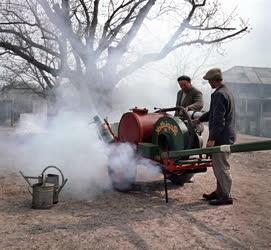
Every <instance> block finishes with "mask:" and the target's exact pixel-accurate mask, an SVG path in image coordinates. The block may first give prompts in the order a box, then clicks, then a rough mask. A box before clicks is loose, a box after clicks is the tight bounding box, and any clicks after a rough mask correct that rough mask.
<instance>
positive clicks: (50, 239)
mask: <svg viewBox="0 0 271 250" xmlns="http://www.w3.org/2000/svg"><path fill="white" fill-rule="evenodd" d="M255 139H256V140H257V139H259V138H254V137H248V136H239V142H244V141H251V140H255ZM2 153H3V152H2ZM0 160H1V159H0ZM231 164H232V175H233V179H234V182H233V192H232V193H233V197H234V204H233V206H221V207H212V206H210V205H208V204H207V203H206V202H205V201H204V200H202V199H201V195H202V193H203V192H210V191H212V190H213V188H214V183H215V179H214V177H213V173H212V170H211V169H209V170H208V172H207V173H202V174H197V175H195V182H194V183H187V184H185V185H184V186H183V187H177V186H174V185H172V184H169V203H168V204H166V203H165V200H164V192H163V182H162V181H155V182H150V183H141V184H140V185H137V190H135V191H133V192H130V193H118V192H115V191H111V190H107V191H104V192H103V193H102V194H100V195H98V196H97V197H95V199H92V200H83V201H77V200H71V199H68V198H65V197H61V202H59V204H57V205H55V206H54V207H53V208H51V209H49V210H34V209H31V208H30V206H31V197H30V195H29V194H28V192H27V191H26V185H25V183H24V181H23V179H22V178H21V177H20V176H19V175H18V173H16V172H15V171H13V169H12V168H9V167H8V166H2V164H0V167H1V172H0V249H271V219H270V218H271V201H270V199H271V185H270V181H271V151H265V152H253V153H242V154H232V155H231Z"/></svg>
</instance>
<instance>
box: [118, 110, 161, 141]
mask: <svg viewBox="0 0 271 250" xmlns="http://www.w3.org/2000/svg"><path fill="white" fill-rule="evenodd" d="M132 111H133V112H127V113H125V114H123V116H122V117H121V120H120V123H119V130H118V137H119V139H120V141H122V142H130V143H139V142H151V139H152V138H151V137H152V131H153V127H154V124H155V123H156V122H157V120H158V119H159V118H160V117H162V116H164V114H161V113H148V110H147V109H138V108H134V109H132Z"/></svg>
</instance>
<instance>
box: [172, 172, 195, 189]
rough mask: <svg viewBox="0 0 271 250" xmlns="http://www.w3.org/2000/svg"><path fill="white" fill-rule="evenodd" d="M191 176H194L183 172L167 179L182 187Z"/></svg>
mask: <svg viewBox="0 0 271 250" xmlns="http://www.w3.org/2000/svg"><path fill="white" fill-rule="evenodd" d="M193 175H194V174H191V173H186V172H183V173H179V174H171V175H170V176H169V177H168V179H169V180H170V181H171V182H172V183H174V184H176V185H180V186H182V185H184V183H186V182H188V181H189V180H190V179H191V178H192V177H193Z"/></svg>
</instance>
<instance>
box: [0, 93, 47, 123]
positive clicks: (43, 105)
mask: <svg viewBox="0 0 271 250" xmlns="http://www.w3.org/2000/svg"><path fill="white" fill-rule="evenodd" d="M0 101H1V102H3V103H9V105H10V108H7V107H6V105H5V106H4V105H1V106H0V118H2V119H1V121H0V122H2V124H7V121H5V120H11V122H10V123H8V124H13V123H16V122H17V121H19V119H20V114H24V113H39V114H44V115H47V101H46V100H45V99H44V98H42V97H39V96H38V95H37V94H35V93H33V92H32V91H30V90H24V89H10V90H5V91H4V92H2V93H1V95H0ZM7 112H8V113H7Z"/></svg>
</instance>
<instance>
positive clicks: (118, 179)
mask: <svg viewBox="0 0 271 250" xmlns="http://www.w3.org/2000/svg"><path fill="white" fill-rule="evenodd" d="M126 170H127V169H125V168H118V169H113V168H112V167H110V166H108V175H109V177H110V179H111V182H112V186H113V188H114V189H115V190H117V191H119V192H128V191H130V190H131V189H132V186H133V184H134V183H135V181H136V168H135V169H129V173H128V174H127V171H126Z"/></svg>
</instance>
